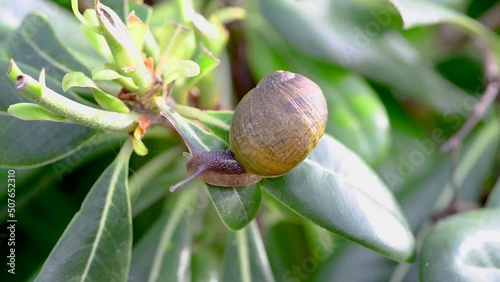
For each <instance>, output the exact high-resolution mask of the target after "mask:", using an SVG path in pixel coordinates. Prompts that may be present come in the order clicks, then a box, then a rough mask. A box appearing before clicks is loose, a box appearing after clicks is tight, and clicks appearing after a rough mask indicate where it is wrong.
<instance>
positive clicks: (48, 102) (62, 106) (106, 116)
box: [7, 59, 139, 131]
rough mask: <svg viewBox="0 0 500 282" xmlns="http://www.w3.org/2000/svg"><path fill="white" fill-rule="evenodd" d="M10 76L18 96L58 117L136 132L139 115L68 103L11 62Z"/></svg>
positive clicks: (93, 126)
mask: <svg viewBox="0 0 500 282" xmlns="http://www.w3.org/2000/svg"><path fill="white" fill-rule="evenodd" d="M42 74H43V71H42ZM7 76H8V77H9V78H10V79H11V80H12V82H14V83H15V84H16V86H17V88H18V90H19V92H20V93H21V94H23V95H24V96H26V97H27V98H28V99H30V100H32V101H33V102H35V103H37V104H38V105H40V106H42V107H44V108H46V109H47V110H49V111H51V112H53V113H54V114H56V115H57V116H60V117H64V118H66V119H68V120H71V121H73V122H76V123H79V124H83V125H86V126H89V127H92V128H95V129H100V130H113V131H130V130H132V129H133V128H134V126H135V123H136V119H137V118H138V117H139V115H138V114H137V113H130V114H123V113H116V112H109V111H103V110H100V109H96V108H92V107H89V106H85V105H82V104H80V103H77V102H75V101H73V100H71V99H68V98H66V97H64V96H62V95H60V94H59V93H57V92H55V91H53V90H52V89H49V88H47V87H46V86H45V82H44V81H37V80H35V79H34V78H32V77H31V76H29V75H26V74H24V73H23V72H22V71H21V69H19V67H18V66H17V65H16V63H15V62H14V60H12V59H11V63H10V67H9V70H8V71H7ZM41 79H42V80H43V75H41Z"/></svg>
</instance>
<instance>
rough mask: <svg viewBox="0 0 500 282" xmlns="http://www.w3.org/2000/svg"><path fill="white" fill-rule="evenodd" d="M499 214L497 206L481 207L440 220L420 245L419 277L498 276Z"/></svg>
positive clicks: (488, 278)
mask: <svg viewBox="0 0 500 282" xmlns="http://www.w3.org/2000/svg"><path fill="white" fill-rule="evenodd" d="M499 214H500V209H483V210H477V211H469V212H465V213H460V214H457V215H454V216H451V217H449V218H447V219H444V220H443V221H441V222H439V223H438V224H437V225H436V226H435V227H434V228H433V229H432V230H431V232H430V233H429V234H428V235H427V236H426V238H425V240H424V242H423V245H422V251H421V255H420V277H421V280H422V281H450V280H453V281H471V282H472V281H498V280H500V217H499V216H498V215H499Z"/></svg>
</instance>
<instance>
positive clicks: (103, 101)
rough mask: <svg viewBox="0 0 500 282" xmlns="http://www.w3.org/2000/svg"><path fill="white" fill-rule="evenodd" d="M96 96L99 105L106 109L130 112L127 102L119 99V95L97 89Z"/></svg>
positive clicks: (123, 112)
mask: <svg viewBox="0 0 500 282" xmlns="http://www.w3.org/2000/svg"><path fill="white" fill-rule="evenodd" d="M94 98H95V100H96V101H97V103H98V104H99V106H101V107H102V108H103V109H105V110H108V111H112V112H117V113H122V114H128V113H130V110H129V109H128V107H127V106H126V105H125V103H123V101H122V100H120V99H118V98H117V97H115V96H113V95H111V94H108V93H104V92H103V91H101V90H95V91H94Z"/></svg>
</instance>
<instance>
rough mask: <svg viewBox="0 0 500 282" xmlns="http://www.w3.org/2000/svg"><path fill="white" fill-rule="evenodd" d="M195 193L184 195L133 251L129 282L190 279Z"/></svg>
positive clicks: (190, 192) (173, 200) (184, 193)
mask: <svg viewBox="0 0 500 282" xmlns="http://www.w3.org/2000/svg"><path fill="white" fill-rule="evenodd" d="M196 195H197V194H196V192H195V191H187V189H186V191H183V192H182V194H181V195H180V197H179V198H175V199H172V201H170V205H169V209H168V210H167V211H165V212H164V213H163V214H162V215H160V217H159V218H158V220H157V221H156V223H155V224H154V225H153V227H151V229H150V230H149V231H148V233H147V234H146V235H145V236H144V237H143V238H142V240H141V241H140V242H139V243H138V244H137V246H136V247H135V248H134V252H133V254H132V266H131V269H130V276H129V280H128V281H139V282H143V281H150V282H153V281H186V280H187V279H188V277H189V275H190V268H189V267H190V263H191V261H190V258H191V250H190V244H191V225H190V214H191V207H192V205H193V204H194V200H195V198H196Z"/></svg>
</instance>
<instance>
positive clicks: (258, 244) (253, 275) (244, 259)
mask: <svg viewBox="0 0 500 282" xmlns="http://www.w3.org/2000/svg"><path fill="white" fill-rule="evenodd" d="M223 269H224V272H223V278H222V281H228V282H229V281H242V282H251V281H275V280H274V277H273V274H272V272H271V267H270V265H269V261H268V259H267V255H266V251H265V249H264V244H263V243H262V238H261V236H260V233H259V229H258V227H257V224H256V223H255V221H253V222H251V223H250V224H248V225H247V226H246V227H245V228H244V229H242V230H239V231H236V232H233V233H231V236H230V237H229V239H228V244H227V246H226V253H225V255H224V268H223Z"/></svg>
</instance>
